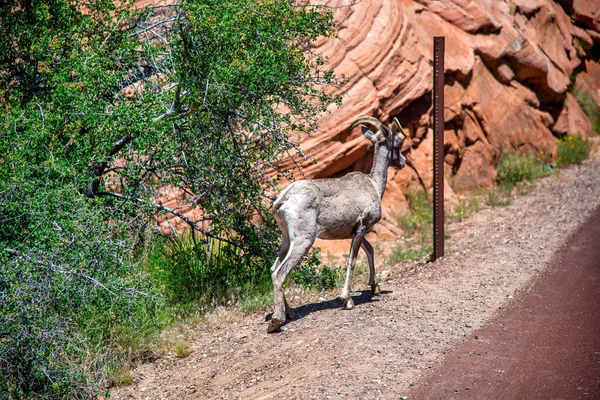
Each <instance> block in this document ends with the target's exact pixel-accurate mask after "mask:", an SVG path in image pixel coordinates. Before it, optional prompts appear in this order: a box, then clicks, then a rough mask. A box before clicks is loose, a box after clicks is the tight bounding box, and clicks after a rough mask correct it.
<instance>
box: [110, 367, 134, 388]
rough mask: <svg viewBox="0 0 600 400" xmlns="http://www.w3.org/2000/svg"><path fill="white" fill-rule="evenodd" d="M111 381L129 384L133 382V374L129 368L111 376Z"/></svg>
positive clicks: (118, 384)
mask: <svg viewBox="0 0 600 400" xmlns="http://www.w3.org/2000/svg"><path fill="white" fill-rule="evenodd" d="M110 382H111V383H112V384H113V385H115V386H128V385H131V384H132V383H133V375H132V374H131V371H129V370H126V371H125V370H123V371H121V372H119V373H118V374H116V375H114V376H112V377H111V378H110Z"/></svg>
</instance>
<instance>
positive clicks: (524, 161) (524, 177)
mask: <svg viewBox="0 0 600 400" xmlns="http://www.w3.org/2000/svg"><path fill="white" fill-rule="evenodd" d="M551 172H552V168H551V166H549V165H547V164H544V163H543V162H542V161H540V160H539V159H537V158H536V157H534V156H532V155H527V154H519V153H504V154H502V155H500V159H499V161H498V178H497V180H498V184H499V185H500V186H501V187H503V188H512V187H514V186H516V185H518V184H521V185H522V184H523V183H524V182H525V181H529V182H531V181H533V180H534V179H537V178H540V177H542V176H547V175H549V174H550V173H551Z"/></svg>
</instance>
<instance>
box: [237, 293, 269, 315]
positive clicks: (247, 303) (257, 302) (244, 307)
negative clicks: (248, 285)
mask: <svg viewBox="0 0 600 400" xmlns="http://www.w3.org/2000/svg"><path fill="white" fill-rule="evenodd" d="M272 304H273V291H272V290H271V291H268V292H258V293H256V294H254V295H252V296H247V297H244V298H242V299H241V300H240V301H239V303H238V307H239V309H240V311H241V312H243V313H251V312H254V311H258V310H265V309H267V308H268V307H270V306H271V305H272Z"/></svg>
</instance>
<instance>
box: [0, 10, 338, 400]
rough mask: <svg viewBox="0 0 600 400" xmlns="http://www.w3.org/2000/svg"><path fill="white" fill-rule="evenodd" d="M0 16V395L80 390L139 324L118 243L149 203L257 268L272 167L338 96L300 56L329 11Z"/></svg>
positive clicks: (146, 302)
mask: <svg viewBox="0 0 600 400" xmlns="http://www.w3.org/2000/svg"><path fill="white" fill-rule="evenodd" d="M0 16H1V17H0V18H1V24H0V138H1V139H0V269H1V271H0V393H8V396H9V397H10V398H92V397H95V396H96V394H97V393H98V392H99V391H100V389H99V387H100V386H101V385H99V383H102V379H103V378H102V375H101V371H103V370H106V368H110V365H109V364H111V362H106V360H107V359H113V361H112V362H113V363H114V362H117V361H118V360H117V359H118V358H119V357H123V355H122V354H121V353H118V352H112V351H113V350H114V349H116V348H118V347H121V348H123V347H126V346H125V345H121V344H119V343H117V340H120V339H119V335H121V336H120V337H121V338H122V337H123V336H122V335H123V332H136V333H137V334H138V335H139V334H140V332H144V331H145V330H146V328H148V327H149V326H151V325H152V324H155V321H153V320H152V315H153V314H154V312H155V311H156V309H157V307H160V306H161V301H162V300H161V297H160V295H159V293H158V291H157V289H156V288H155V287H154V286H153V285H152V284H151V283H150V282H148V280H147V277H146V275H145V273H144V271H142V269H141V268H140V266H139V265H138V263H137V258H136V247H135V245H136V243H139V240H140V238H142V237H143V232H144V231H145V227H146V226H148V225H149V224H152V221H153V220H154V218H155V217H156V215H157V213H163V214H168V215H170V217H171V218H172V217H173V216H179V217H181V218H183V219H184V221H185V222H186V223H187V224H188V225H189V226H190V228H192V230H193V231H195V232H196V233H200V234H201V235H203V236H204V238H205V239H207V240H206V241H203V243H207V244H210V243H214V241H215V238H216V239H219V240H220V241H221V243H226V244H228V245H229V246H232V247H233V248H236V251H233V252H231V254H243V255H244V257H242V258H240V260H244V261H242V262H240V263H239V264H238V265H237V268H240V270H243V269H244V268H246V269H247V268H260V267H258V266H259V265H265V262H266V261H265V262H263V261H261V260H265V259H269V260H268V261H269V262H270V261H271V260H270V258H271V257H270V256H271V253H272V252H273V251H274V245H275V243H274V238H275V235H274V230H273V229H272V220H271V218H270V216H269V213H267V208H268V206H269V203H270V199H269V196H268V193H269V190H270V189H271V188H273V187H274V185H275V184H276V182H277V179H278V178H279V177H282V176H285V175H286V174H288V173H289V171H285V170H282V169H281V168H279V163H278V162H279V160H280V158H281V156H282V154H283V155H285V154H287V155H289V156H292V155H295V153H296V152H298V151H299V148H298V147H297V146H296V144H295V143H294V141H293V140H291V139H290V135H291V134H292V133H293V134H294V135H295V134H296V133H300V132H310V130H311V129H312V128H313V124H314V122H315V116H316V115H317V114H318V113H321V112H325V111H326V106H327V104H328V103H331V102H336V101H339V98H337V97H336V96H333V95H328V94H325V93H324V92H323V91H322V90H318V89H316V88H318V87H321V86H322V85H329V84H336V83H337V81H336V78H335V77H334V76H333V74H332V73H331V72H328V71H322V70H321V67H322V64H323V60H322V59H320V58H319V57H318V56H317V55H314V54H312V52H311V50H310V43H311V42H312V41H313V40H314V39H316V38H317V37H318V36H320V35H329V34H331V33H332V26H333V23H332V18H331V14H330V13H329V12H327V10H325V9H321V8H318V7H312V6H301V5H299V4H298V3H295V2H294V1H289V0H266V1H261V2H253V1H250V0H240V1H232V0H225V1H210V0H198V1H182V2H180V3H176V4H172V5H164V6H155V7H150V8H146V9H142V10H135V8H134V5H133V3H132V2H130V1H129V2H122V3H120V2H113V1H109V0H100V1H87V0H53V1H36V0H8V1H4V2H2V3H0ZM301 156H302V155H301ZM300 159H302V157H301V158H300ZM267 171H276V173H274V174H269V173H267ZM166 191H172V192H174V193H177V194H178V195H180V197H181V206H178V207H171V208H169V207H166V206H165V205H163V204H161V203H160V200H159V198H160V197H159V196H160V195H161V194H164V193H165V192H166ZM184 206H186V207H189V206H191V207H196V208H198V209H199V210H201V213H200V214H201V217H200V218H198V219H191V218H188V217H186V216H185V215H184V214H183V212H182V210H183V209H184V208H183V207H184ZM209 238H212V239H211V240H208V239H209ZM209 250H210V249H209ZM240 252H241V253H240ZM257 260H258V261H260V262H257ZM227 265H232V266H234V265H236V264H235V263H229V264H227ZM250 265H251V266H252V267H249V266H250ZM264 270H265V271H267V270H268V267H267V266H264ZM148 331H151V329H150V330H148ZM90 354H96V356H94V357H91V356H90ZM101 354H105V355H106V354H110V356H101ZM118 354H121V355H118ZM90 357H91V358H90ZM101 360H105V361H101ZM100 364H102V365H100Z"/></svg>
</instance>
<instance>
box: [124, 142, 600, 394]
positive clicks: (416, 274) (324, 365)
mask: <svg viewBox="0 0 600 400" xmlns="http://www.w3.org/2000/svg"><path fill="white" fill-rule="evenodd" d="M599 159H600V157H598V154H597V153H596V155H595V156H594V160H592V161H587V162H585V163H584V164H583V165H580V166H576V167H573V168H570V169H568V170H562V171H561V172H560V173H559V175H560V176H559V177H558V178H557V177H549V178H545V179H543V180H540V181H539V182H537V183H535V185H534V187H533V188H532V191H531V192H530V193H529V194H527V195H526V196H523V197H519V198H517V199H515V200H514V201H513V204H512V205H510V206H508V207H502V208H485V209H483V210H481V211H479V212H478V213H477V214H475V215H474V216H472V217H471V218H469V219H468V220H465V221H463V222H461V223H456V224H451V225H450V230H451V232H452V236H451V238H450V239H449V241H448V242H447V251H449V252H450V254H449V255H448V256H447V257H445V258H444V259H443V260H440V261H438V262H435V263H429V264H425V263H408V264H402V265H395V266H391V267H390V266H378V271H382V270H387V271H388V273H387V278H386V280H385V282H383V284H382V289H383V291H384V294H383V295H382V296H381V297H380V298H371V296H370V295H369V294H368V291H367V290H366V289H367V288H366V287H358V286H355V289H357V290H358V291H356V292H354V293H353V297H354V301H355V304H356V307H355V309H354V310H351V311H343V310H341V309H340V308H341V302H340V301H338V300H337V299H336V297H337V295H339V293H338V292H335V293H321V294H315V295H299V296H294V295H293V294H290V295H289V296H288V300H289V301H290V303H291V305H292V307H296V314H297V316H296V318H295V319H294V320H292V321H290V322H289V323H287V324H286V325H284V326H283V331H282V332H281V333H277V334H271V335H267V333H266V322H265V315H266V314H267V312H261V313H256V314H253V315H240V314H239V313H236V312H235V311H232V310H225V311H220V312H217V313H215V314H214V315H213V316H211V318H210V322H209V323H198V324H194V325H191V326H188V327H183V328H182V329H181V330H180V332H171V333H170V335H171V336H176V335H181V336H182V337H183V338H184V339H185V340H186V341H187V342H188V343H189V344H190V346H191V351H192V353H191V354H190V356H188V357H187V358H184V359H178V358H176V357H174V356H171V355H167V356H164V357H161V358H159V359H158V360H156V361H155V362H153V363H149V364H144V365H140V366H138V368H136V369H135V371H134V384H132V385H130V386H126V387H122V388H118V389H115V390H113V391H112V398H116V399H177V400H185V399H220V398H239V399H271V398H278V397H284V398H291V399H311V398H312V399H326V398H333V399H338V398H348V399H398V398H400V397H401V396H407V395H409V392H410V390H411V389H413V390H414V389H419V388H420V386H419V382H421V381H422V379H424V378H423V377H425V376H429V374H431V371H433V370H434V367H436V366H437V365H439V363H440V362H441V361H442V360H443V359H444V357H445V355H446V354H449V355H450V356H451V355H452V354H456V353H455V352H454V351H451V349H454V348H457V346H458V348H460V346H463V345H467V344H468V343H471V342H473V340H472V338H473V335H474V333H475V332H476V331H477V330H478V329H480V328H482V327H483V326H485V325H486V323H487V322H488V321H490V320H493V318H495V317H496V316H497V315H500V314H498V313H499V312H502V311H503V310H504V308H505V307H507V305H508V304H510V302H511V299H512V298H513V297H514V298H518V293H522V291H523V290H524V288H526V287H528V285H529V284H530V282H531V281H532V280H533V281H536V280H538V279H541V278H539V277H540V276H541V275H545V274H546V271H550V270H549V268H550V261H551V260H552V258H553V255H554V254H555V253H556V252H557V251H558V250H559V249H560V248H561V246H562V245H563V244H564V243H565V241H566V240H567V239H568V237H569V235H571V234H572V233H573V232H574V231H575V230H576V229H577V227H578V226H579V225H580V224H582V223H583V222H585V221H586V220H587V219H588V218H589V217H590V216H591V214H592V212H593V211H594V210H595V209H596V208H597V207H598V206H599V205H600V161H598V160H599ZM377 255H378V251H377V250H376V255H375V257H376V259H377ZM380 261H381V260H380ZM556 291H557V292H559V293H560V292H561V291H562V289H556ZM596 298H597V297H596ZM512 300H514V299H512ZM552 307H554V306H552ZM527 319H529V317H524V320H527ZM550 321H552V320H550ZM539 324H544V325H545V326H546V325H547V328H548V329H549V330H553V329H556V327H555V326H554V324H552V323H551V322H548V321H540V322H539ZM507 329H508V330H507V331H506V333H504V332H503V335H504V334H506V335H512V334H513V332H518V331H519V330H520V329H519V326H515V325H513V324H511V325H509V326H507ZM573 333H575V329H573ZM504 337H505V336H502V340H503V339H504ZM506 337H507V338H508V336H506ZM483 338H484V336H483V334H482V343H484V342H483V340H484V339H483ZM485 338H486V339H485V340H487V336H485ZM511 338H512V336H511ZM575 339H579V338H572V339H571V340H572V341H574V340H575ZM461 343H462V344H461ZM573 343H575V342H573ZM559 344H560V346H559ZM555 345H556V349H554V346H555ZM564 346H565V344H564V343H563V342H562V341H561V343H556V344H555V343H553V342H548V344H547V347H544V351H545V352H553V351H561V350H560V349H561V348H562V347H564ZM567 352H568V349H567ZM572 356H573V357H578V356H577V355H575V354H572ZM532 362H535V360H534V361H532ZM494 382H496V381H494ZM463 386H464V385H463ZM451 389H452V388H451ZM412 398H416V397H412ZM549 398H554V397H552V396H551V397H549Z"/></svg>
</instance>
